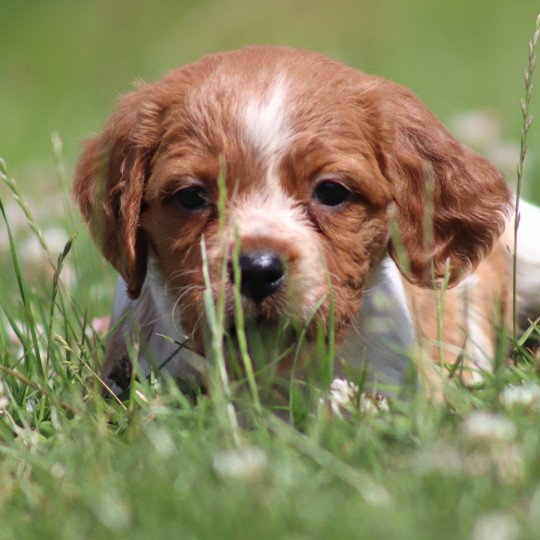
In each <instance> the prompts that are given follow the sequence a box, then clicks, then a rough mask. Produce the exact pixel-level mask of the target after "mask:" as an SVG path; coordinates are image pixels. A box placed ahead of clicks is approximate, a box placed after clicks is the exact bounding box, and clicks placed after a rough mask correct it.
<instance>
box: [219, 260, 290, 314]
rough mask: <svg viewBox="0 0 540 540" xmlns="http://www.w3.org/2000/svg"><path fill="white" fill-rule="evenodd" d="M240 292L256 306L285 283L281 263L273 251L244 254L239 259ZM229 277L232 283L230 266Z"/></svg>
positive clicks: (232, 275)
mask: <svg viewBox="0 0 540 540" xmlns="http://www.w3.org/2000/svg"><path fill="white" fill-rule="evenodd" d="M239 263H240V273H241V282H240V290H241V292H242V294H243V295H244V296H245V297H246V298H250V299H251V300H253V301H254V302H255V303H256V304H259V303H261V302H262V301H263V300H264V299H265V298H267V297H268V296H270V295H271V294H273V293H274V292H276V291H277V290H278V289H279V288H280V287H281V285H282V284H283V282H284V281H285V269H284V267H283V262H282V261H281V258H280V257H279V255H278V254H277V253H274V252H273V251H254V252H248V253H246V252H244V253H242V254H241V255H240V257H239ZM229 276H230V279H231V281H232V282H234V274H233V270H232V266H231V267H230V268H229Z"/></svg>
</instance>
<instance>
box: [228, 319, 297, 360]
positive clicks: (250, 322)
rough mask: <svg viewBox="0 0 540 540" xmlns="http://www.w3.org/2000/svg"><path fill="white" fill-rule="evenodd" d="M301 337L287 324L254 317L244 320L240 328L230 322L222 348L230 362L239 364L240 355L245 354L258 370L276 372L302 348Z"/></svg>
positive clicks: (288, 322)
mask: <svg viewBox="0 0 540 540" xmlns="http://www.w3.org/2000/svg"><path fill="white" fill-rule="evenodd" d="M301 334H302V333H301V332H299V330H298V328H297V327H296V326H295V325H294V324H293V323H292V322H291V321H290V320H287V319H278V320H271V319H268V318H266V317H262V316H255V317H249V318H247V319H246V321H245V322H244V324H243V326H242V327H238V326H237V324H236V322H235V321H233V322H231V324H230V325H229V326H228V328H227V332H226V336H225V346H226V350H227V351H228V356H229V359H230V360H232V361H233V362H234V360H239V361H240V363H241V362H242V355H243V354H244V353H247V354H248V355H249V357H250V359H251V361H252V363H253V364H254V366H255V367H256V368H257V369H266V368H268V367H270V366H274V367H276V368H277V369H278V370H279V369H280V367H282V365H283V364H288V363H289V362H288V360H289V359H291V358H292V357H294V355H295V353H296V351H297V349H298V348H299V347H301V342H300V339H299V336H300V335H301Z"/></svg>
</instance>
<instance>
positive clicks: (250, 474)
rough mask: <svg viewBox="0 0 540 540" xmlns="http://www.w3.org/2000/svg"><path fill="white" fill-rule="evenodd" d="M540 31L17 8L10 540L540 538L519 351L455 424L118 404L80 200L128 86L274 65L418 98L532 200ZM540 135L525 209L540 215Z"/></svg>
mask: <svg viewBox="0 0 540 540" xmlns="http://www.w3.org/2000/svg"><path fill="white" fill-rule="evenodd" d="M537 9H538V6H537V5H536V3H535V2H533V1H529V0H526V1H525V0H524V1H522V2H519V3H509V2H503V1H501V0H492V1H490V2H466V1H465V0H457V1H455V2H452V3H449V2H442V1H438V0H436V1H432V2H429V3H426V2H424V1H421V0H414V1H411V2H408V3H407V5H405V3H402V2H399V1H398V0H392V1H389V2H385V3H382V2H380V3H377V2H374V1H371V0H367V1H365V2H353V1H352V0H338V1H336V2H334V4H333V5H332V7H330V5H329V4H328V3H327V2H322V1H319V0H312V1H311V2H307V1H304V0H295V1H289V2H288V1H285V0H280V1H277V2H275V3H267V4H264V3H258V2H247V1H246V0H224V1H222V2H217V1H215V0H205V1H197V0H191V1H185V0H182V1H176V2H172V1H160V2H143V1H133V2H129V3H128V2H123V1H122V2H121V1H118V0H116V1H112V2H106V1H104V0H103V1H102V0H98V1H96V2H93V3H86V4H78V5H77V4H76V3H73V2H67V1H65V0H53V1H51V2H41V3H40V2H37V1H31V2H27V3H25V5H22V3H15V2H6V1H2V0H0V15H2V32H1V33H0V72H1V73H2V84H0V119H1V125H2V129H1V130H0V156H2V157H3V158H4V159H5V163H7V165H4V164H2V167H1V172H0V177H1V178H0V202H1V206H0V209H1V210H2V215H0V272H1V274H2V276H3V278H2V280H1V283H0V523H1V524H2V525H1V527H0V539H4V538H6V539H17V540H18V539H21V538H34V537H35V538H40V539H42V538H54V539H59V538H69V539H72V538H154V537H156V536H159V537H161V538H173V537H174V538H182V539H190V538H205V539H206V538H220V539H222V538H235V539H236V538H249V539H251V538H261V539H262V538H272V539H275V538H287V539H301V538H306V539H308V538H309V539H312V538H368V539H371V538H381V539H386V538H396V539H414V540H420V539H423V538H425V539H432V538H438V539H441V540H444V539H448V540H455V539H458V538H473V539H474V540H488V539H490V540H493V539H495V540H496V539H501V540H514V539H518V538H523V539H527V538H530V539H535V538H538V531H539V530H540V422H538V418H539V415H540V375H539V373H538V371H537V366H536V362H535V359H534V358H533V357H532V355H531V354H529V353H528V352H527V351H526V350H524V349H523V348H521V347H520V344H517V345H515V354H514V361H513V362H507V361H506V354H505V351H502V350H501V355H499V357H498V358H496V359H494V363H495V365H496V368H495V370H494V373H493V374H492V375H486V377H485V380H484V383H483V384H482V385H479V386H478V387H477V388H475V389H468V388H464V387H462V386H461V385H460V384H459V383H458V382H456V381H451V382H450V383H449V384H448V385H447V386H445V388H444V399H443V400H441V401H439V402H436V403H432V402H430V401H428V399H427V398H426V396H425V395H424V394H423V393H422V392H414V391H413V392H412V393H411V395H410V396H408V397H407V398H406V399H402V400H394V401H391V402H390V403H389V405H388V407H376V406H374V405H373V404H372V403H371V402H370V401H369V400H365V399H360V398H359V397H358V396H357V398H355V399H353V400H351V401H350V402H349V403H347V404H346V405H344V406H343V407H341V408H340V409H338V412H337V413H336V412H335V410H334V409H332V406H331V403H329V400H330V401H331V399H330V398H328V397H327V392H326V391H325V389H324V388H320V387H319V388H312V394H313V395H312V398H313V399H312V400H311V402H310V403H308V404H306V405H305V406H304V407H303V409H302V410H301V411H300V413H301V414H297V415H296V416H295V423H293V424H291V423H287V422H284V421H283V420H280V419H278V418H276V417H274V416H273V415H272V414H271V413H270V412H269V411H267V410H264V409H263V410H259V409H258V408H257V407H256V404H255V403H253V401H252V400H250V399H242V400H239V401H238V402H237V403H236V408H235V409H232V410H233V411H235V413H234V414H239V415H240V416H241V417H242V418H247V419H249V422H248V423H249V425H250V427H249V428H246V427H240V428H239V427H238V426H237V425H236V424H235V422H234V418H233V416H234V415H232V413H231V409H230V408H229V407H227V402H226V397H225V396H224V394H223V392H222V391H223V390H224V388H223V387H222V386H219V385H218V386H219V388H218V389H217V390H216V391H215V392H213V393H211V395H210V396H198V399H197V403H196V404H194V402H193V400H191V399H190V398H187V397H186V396H184V395H183V394H182V393H181V392H180V391H179V389H178V388H177V386H176V385H175V384H174V382H173V381H167V380H164V381H158V380H154V379H151V380H149V381H144V382H137V383H134V384H133V385H132V389H131V392H130V394H129V396H127V397H126V400H125V401H123V402H119V401H115V400H104V399H103V398H102V397H101V395H100V393H99V388H100V382H99V380H98V378H97V375H96V370H97V366H98V365H99V362H100V361H101V359H102V356H103V341H104V339H105V337H106V335H105V332H104V330H103V317H106V316H107V315H108V313H109V311H110V306H111V301H112V294H113V291H114V284H115V276H114V273H113V272H112V270H111V269H109V268H108V267H107V265H105V263H104V262H103V261H102V260H101V258H100V256H99V254H98V252H97V250H96V249H95V248H94V247H93V246H92V244H91V241H90V239H89V237H88V235H87V233H86V231H85V230H84V227H83V226H82V225H81V222H80V220H79V218H78V216H77V213H76V211H75V210H74V208H73V204H72V202H71V201H70V198H69V184H70V182H71V175H72V171H73V166H74V162H75V159H76V156H77V153H78V149H79V148H80V142H81V140H82V139H83V138H84V137H85V136H86V135H88V134H89V133H91V132H93V131H96V130H98V129H100V127H101V126H102V124H103V122H104V121H105V119H106V117H107V115H108V113H109V112H110V110H111V109H112V107H113V104H114V101H115V99H116V97H117V95H118V94H119V93H121V92H124V91H127V90H129V88H130V81H132V80H135V79H138V78H142V79H145V80H152V79H155V78H157V77H159V76H160V75H161V74H163V73H164V72H166V71H167V70H168V69H171V68H172V67H175V66H177V65H180V64H182V63H185V62H189V61H191V60H195V59H196V58H198V57H199V56H200V55H202V54H204V53H206V52H211V51H216V50H222V49H230V48H234V47H237V46H241V45H244V44H249V43H262V42H264V43H279V44H286V45H292V46H302V47H307V48H313V49H317V50H322V51H324V52H326V53H328V54H330V55H332V56H335V57H337V58H339V59H341V60H343V61H345V62H347V63H349V64H351V65H354V66H356V67H358V68H361V69H364V70H366V71H369V72H372V73H378V74H380V75H384V76H386V77H388V78H391V79H394V80H396V81H398V82H401V83H402V84H405V85H407V86H409V87H411V88H412V89H413V90H414V91H415V92H416V93H417V94H418V95H419V96H420V97H421V98H422V99H423V100H424V101H425V102H426V103H427V104H428V105H429V106H430V108H431V109H432V110H433V111H434V112H435V113H436V114H437V115H438V116H439V117H441V119H443V120H444V121H446V122H447V123H448V125H449V126H450V127H451V129H453V130H454V131H455V133H456V134H457V135H458V136H459V137H461V138H462V139H464V140H466V141H467V142H469V143H470V144H472V145H474V146H476V147H477V149H478V150H479V151H480V152H481V153H484V154H485V155H486V156H488V157H489V158H490V159H492V160H494V161H495V162H496V163H497V164H498V165H499V166H500V167H501V169H503V171H504V172H505V173H506V175H507V177H508V180H509V182H510V183H512V182H515V166H516V163H517V160H518V154H519V140H520V127H521V122H522V118H521V113H520V110H519V100H520V98H521V96H522V95H523V93H524V85H523V71H524V70H525V68H526V66H527V42H528V40H529V39H530V35H531V33H532V31H533V29H534V22H535V17H536V11H537ZM539 100H540V97H539V96H535V95H533V98H532V102H531V113H532V114H533V115H534V112H535V111H538V102H539ZM537 127H538V126H535V124H534V123H533V125H532V127H531V131H530V136H529V155H528V161H527V166H526V168H525V174H524V191H525V193H527V195H528V197H529V198H531V199H533V200H536V201H540V187H539V184H538V182H537V181H536V183H535V182H534V179H535V178H538V175H539V174H540V157H539V156H540V152H538V150H537V148H538V147H539V143H540V129H536V128H537ZM13 179H15V181H16V183H14V182H13ZM447 375H448V373H445V372H444V371H443V372H442V375H441V376H442V377H445V376H447ZM220 390H221V391H220ZM225 390H227V388H225ZM334 390H336V389H334ZM337 394H338V393H337V392H336V391H335V392H334V394H333V399H334V402H335V400H336V399H338V397H339V396H338V395H337ZM331 396H332V394H331ZM319 398H320V399H319ZM334 405H335V403H334ZM332 410H334V412H333V413H332V412H331V411H332Z"/></svg>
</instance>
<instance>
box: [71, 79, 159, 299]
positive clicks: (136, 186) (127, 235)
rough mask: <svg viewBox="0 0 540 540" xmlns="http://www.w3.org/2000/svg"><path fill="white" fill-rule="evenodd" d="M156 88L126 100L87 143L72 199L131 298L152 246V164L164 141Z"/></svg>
mask: <svg viewBox="0 0 540 540" xmlns="http://www.w3.org/2000/svg"><path fill="white" fill-rule="evenodd" d="M150 94H151V86H150V85H147V86H145V87H142V88H140V89H139V90H138V91H136V92H133V93H132V94H128V95H126V96H124V97H123V98H122V99H121V100H120V103H119V104H118V107H117V108H116V110H115V111H114V113H113V114H112V115H111V117H110V118H109V121H108V122H107V125H106V127H105V129H104V130H103V132H102V133H100V134H98V135H96V136H95V137H94V138H92V139H90V140H89V141H87V143H86V145H85V148H84V150H83V152H82V155H81V157H80V159H79V163H78V165H77V169H76V171H75V180H74V182H73V186H72V193H73V196H74V198H75V200H76V201H77V203H78V204H79V207H80V209H81V213H82V215H83V218H84V219H85V221H86V222H87V223H88V226H89V228H90V232H91V234H92V237H93V239H94V241H95V242H96V244H97V245H98V247H99V248H100V249H101V251H102V253H103V255H104V256H105V258H106V259H107V260H108V261H109V262H110V263H111V264H112V265H113V266H114V267H115V268H116V270H117V271H118V272H119V273H120V274H121V275H122V277H123V278H124V281H125V282H126V283H127V286H128V294H129V296H130V297H131V298H136V297H137V296H139V294H140V291H141V288H142V285H143V283H144V280H145V277H146V266H147V243H146V240H145V238H144V235H143V232H142V230H141V228H140V226H139V225H140V223H139V221H140V220H139V217H140V212H141V209H142V205H143V198H144V189H145V184H146V178H147V177H148V174H149V170H148V169H149V162H150V159H151V156H152V155H153V152H154V150H155V145H156V144H157V143H156V140H159V135H158V133H157V131H158V127H157V126H158V125H159V121H158V118H159V112H158V110H157V107H156V106H155V105H154V104H153V101H152V99H151V95H150Z"/></svg>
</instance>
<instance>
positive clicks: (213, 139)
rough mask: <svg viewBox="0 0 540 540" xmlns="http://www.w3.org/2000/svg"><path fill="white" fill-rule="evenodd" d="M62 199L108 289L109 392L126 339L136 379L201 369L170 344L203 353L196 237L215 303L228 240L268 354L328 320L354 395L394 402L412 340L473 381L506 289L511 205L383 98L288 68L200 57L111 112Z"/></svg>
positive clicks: (493, 173) (271, 61)
mask: <svg viewBox="0 0 540 540" xmlns="http://www.w3.org/2000/svg"><path fill="white" fill-rule="evenodd" d="M221 170H223V171H224V174H225V182H226V186H227V192H228V194H229V198H228V203H227V218H228V221H227V226H226V227H225V229H224V230H221V232H220V228H219V224H218V212H217V201H218V197H219V190H218V184H217V178H218V176H219V175H220V171H221ZM73 193H74V195H75V198H76V200H77V201H78V203H79V206H80V208H81V211H82V214H83V217H84V219H85V220H86V221H87V222H88V224H89V227H90V230H91V233H92V236H93V237H94V239H95V240H96V242H97V244H98V246H99V248H100V249H101V251H102V252H103V254H104V255H105V257H106V258H107V260H108V261H110V262H111V263H112V265H113V266H114V267H115V268H116V269H117V270H118V272H119V273H120V275H121V280H120V282H119V286H118V290H117V295H116V299H115V306H114V314H113V322H115V321H116V322H118V321H122V322H121V323H120V324H119V326H118V327H117V328H116V330H115V331H114V333H113V335H112V336H111V338H110V341H109V344H108V350H107V354H106V361H105V366H104V375H105V376H106V377H107V379H108V381H109V382H110V383H111V384H112V385H113V386H114V384H116V385H117V386H120V387H122V386H123V385H125V384H126V381H127V380H128V375H129V369H128V368H129V363H127V362H126V358H127V350H128V347H129V340H130V339H134V334H136V333H137V332H139V333H141V334H142V335H143V338H144V339H143V341H144V343H143V344H142V345H141V348H140V351H139V361H140V363H141V366H142V367H143V369H144V370H148V368H149V364H151V363H155V364H156V365H158V366H159V365H161V364H162V363H166V364H167V367H166V369H167V370H168V371H169V373H171V374H173V375H174V376H176V377H181V378H183V379H186V380H187V381H189V382H192V381H193V380H194V378H195V379H196V378H197V373H198V372H199V371H200V368H201V367H202V363H203V362H204V361H203V360H201V357H200V356H198V355H196V354H194V353H193V352H190V351H189V350H188V349H187V348H184V349H182V350H181V351H178V346H177V344H175V343H174V342H173V341H176V342H177V343H182V342H183V341H185V340H186V338H187V339H188V340H189V344H190V349H192V350H194V351H197V352H199V353H201V354H203V353H204V336H205V328H206V318H205V312H204V302H203V291H204V280H203V273H202V254H201V247H200V240H201V236H202V235H204V238H205V244H206V249H207V257H208V267H209V272H210V276H211V281H212V283H213V286H214V294H215V295H216V296H217V294H218V289H219V283H220V276H221V272H222V268H223V264H227V261H226V256H225V255H224V253H225V252H227V251H228V252H229V253H230V251H231V250H232V247H233V245H234V241H235V240H234V238H235V234H238V237H239V242H240V246H241V250H240V267H241V272H242V302H243V308H244V311H245V313H246V317H247V319H248V321H250V324H253V325H255V326H256V327H259V328H260V329H261V330H262V332H263V334H264V335H265V336H266V339H267V340H268V343H269V344H271V343H272V339H273V338H272V329H274V328H277V327H279V326H280V327H283V324H284V323H283V322H284V321H285V326H286V325H287V324H286V323H287V321H289V322H291V325H292V323H294V325H295V326H296V327H298V326H300V327H302V326H303V325H306V326H308V331H307V337H306V343H307V345H306V346H307V347H308V348H309V344H310V342H313V340H314V339H315V334H316V329H317V328H321V327H322V328H325V325H327V324H328V321H329V320H330V319H331V317H330V311H331V310H333V318H334V325H335V335H336V342H337V345H338V352H337V359H338V362H337V366H338V369H341V370H342V371H346V370H347V369H349V368H350V369H352V370H358V369H360V368H361V367H362V366H363V365H364V364H367V366H368V370H369V373H370V376H371V378H372V379H375V380H378V381H381V382H383V383H386V382H389V383H395V384H401V383H402V382H403V379H404V377H405V376H406V373H407V370H408V365H409V360H410V355H411V352H412V351H413V349H414V344H415V340H416V338H417V337H418V336H419V335H422V336H425V337H427V338H428V339H429V340H432V342H433V343H434V344H435V345H434V352H435V356H436V354H437V351H439V350H440V349H441V347H440V346H439V345H437V344H436V342H437V340H439V338H440V337H442V338H443V341H444V347H445V349H446V350H447V351H448V355H449V358H450V359H452V358H455V357H456V355H457V354H458V352H459V351H460V350H462V349H463V348H465V350H466V355H465V357H466V360H465V364H468V365H470V366H472V367H474V366H479V367H481V368H485V367H488V364H487V363H486V360H487V359H488V358H489V356H490V355H491V354H492V353H493V342H494V334H493V328H492V323H491V320H492V318H493V315H494V314H495V313H496V310H495V306H496V305H498V303H499V305H500V303H501V302H502V303H503V308H504V303H505V302H507V294H508V292H507V291H508V287H509V283H510V278H509V265H508V257H507V254H506V248H505V246H503V242H502V241H499V243H496V242H497V239H498V238H499V236H500V235H501V233H502V232H503V231H504V230H505V227H506V226H507V219H508V218H507V216H508V214H509V211H510V209H511V207H512V199H511V194H510V192H509V190H508V188H507V187H506V185H505V183H504V181H503V179H502V177H501V175H500V174H499V173H498V172H497V170H496V169H495V168H494V167H493V166H492V165H491V164H490V163H489V162H488V161H486V160H485V159H483V158H481V157H480V156H478V155H477V154H475V153H474V152H473V151H471V150H470V149H468V148H466V147H465V146H463V145H461V144H460V143H459V142H458V141H457V140H455V139H454V138H453V137H452V136H451V135H450V133H449V132H448V131H447V130H446V129H445V127H444V126H443V125H442V124H441V123H440V122H439V121H438V120H437V119H436V118H435V117H434V116H433V114H431V113H430V111H429V110H428V109H427V108H426V107H425V106H424V105H423V104H422V103H421V102H420V101H419V100H418V98H417V97H416V96H415V95H414V94H413V93H412V92H410V91H409V90H408V89H406V88H403V87H402V86H399V85H397V84H394V83H392V82H390V81H387V80H385V79H382V78H379V77H374V76H371V75H367V74H365V73H362V72H360V71H357V70H355V69H352V68H350V67H347V66H345V65H343V64H341V63H339V62H336V61H334V60H331V59H329V58H327V57H326V56H324V55H322V54H318V53H315V52H310V51H306V50H297V49H289V48H281V47H265V46H261V47H249V48H245V49H241V50H238V51H234V52H226V53H223V54H213V55H210V56H206V57H204V58H203V59H202V60H200V61H198V62H196V63H194V64H191V65H188V66H185V67H182V68H179V69H176V70H174V71H172V72H170V73H169V74H168V75H166V76H165V77H164V78H163V79H162V80H160V81H158V82H156V83H153V84H144V85H141V86H139V87H138V89H137V90H136V91H135V92H134V93H132V94H129V95H126V96H125V97H123V98H122V99H121V101H120V103H119V105H118V107H117V109H116V111H115V112H114V113H113V114H112V116H111V118H110V119H109V121H108V123H107V125H106V127H105V129H104V131H103V132H102V133H101V134H99V135H97V136H95V137H94V138H92V139H90V140H89V141H88V143H87V144H86V147H85V149H84V152H83V154H82V157H81V159H80V162H79V164H78V167H77V171H76V174H75V183H74V186H73ZM426 216H428V218H427V220H426ZM393 224H395V225H396V227H395V231H394V233H393V234H391V228H392V226H393ZM235 231H237V232H235ZM396 238H398V239H399V241H397V242H396ZM224 245H225V249H224ZM494 245H495V250H493V251H492V249H493V247H494ZM400 249H402V251H403V252H404V255H405V257H402V258H400V257H398V253H399V251H400ZM490 253H491V255H490ZM398 259H399V260H398ZM403 260H406V261H407V263H406V264H404V263H403ZM396 263H397V264H396ZM479 264H480V266H479ZM405 266H406V268H405ZM398 268H401V272H402V274H403V277H404V279H402V277H401V275H400V273H399V272H400V271H399V270H398ZM445 268H447V272H448V277H449V284H450V286H454V285H456V284H458V283H459V282H460V281H461V280H462V278H464V277H465V276H469V277H466V279H465V281H464V282H462V285H458V287H456V288H454V289H452V290H451V291H448V293H447V299H446V306H447V309H446V313H445V316H444V323H445V324H444V335H443V336H439V335H438V330H437V329H438V323H437V315H436V308H435V296H436V295H435V293H434V291H433V277H435V278H437V279H440V278H442V277H443V276H444V275H445ZM475 269H476V271H475ZM229 272H230V271H229ZM473 272H474V273H473ZM230 274H231V277H230V279H229V281H228V282H227V283H226V305H225V310H226V315H227V317H228V323H227V324H228V325H229V326H228V328H233V323H232V321H233V319H234V316H233V314H234V307H233V296H232V281H233V280H232V272H230ZM464 306H465V307H467V306H469V307H468V313H469V315H468V318H467V317H464ZM465 311H467V310H465ZM467 321H469V322H467ZM471 326H472V327H471ZM471 330H472V332H471ZM276 331H277V330H276ZM469 333H470V334H471V336H470V337H469V338H466V336H467V335H468V334H469ZM164 336H168V337H169V338H171V339H172V340H173V341H171V339H166V338H165V337H164ZM467 339H469V340H470V341H471V342H470V343H467ZM439 341H440V340H439ZM286 344H290V343H286ZM435 360H436V358H435ZM288 363H290V358H289V359H287V358H285V359H283V361H282V364H283V365H284V366H287V365H288ZM115 388H116V387H115Z"/></svg>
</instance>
